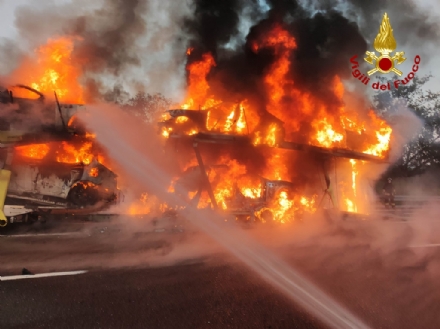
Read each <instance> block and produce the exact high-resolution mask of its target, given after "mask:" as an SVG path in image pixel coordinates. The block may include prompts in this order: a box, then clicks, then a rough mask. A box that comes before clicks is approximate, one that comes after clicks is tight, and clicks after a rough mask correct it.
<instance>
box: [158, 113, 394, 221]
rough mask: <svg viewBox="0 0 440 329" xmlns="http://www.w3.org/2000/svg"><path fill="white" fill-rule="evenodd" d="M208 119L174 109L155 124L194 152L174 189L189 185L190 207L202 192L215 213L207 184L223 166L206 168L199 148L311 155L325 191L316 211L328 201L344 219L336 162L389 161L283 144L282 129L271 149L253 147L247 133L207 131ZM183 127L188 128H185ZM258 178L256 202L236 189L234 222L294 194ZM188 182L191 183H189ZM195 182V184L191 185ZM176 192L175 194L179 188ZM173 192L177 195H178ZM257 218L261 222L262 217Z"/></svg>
mask: <svg viewBox="0 0 440 329" xmlns="http://www.w3.org/2000/svg"><path fill="white" fill-rule="evenodd" d="M207 115H209V111H204V110H190V109H185V110H183V109H174V110H169V111H167V115H166V116H167V117H168V118H167V119H165V120H163V121H162V122H159V124H158V125H159V130H160V131H162V132H166V134H165V135H166V137H167V141H168V143H171V144H174V145H173V146H172V148H173V147H174V148H175V150H178V149H179V147H182V148H184V147H187V149H188V147H189V148H192V149H193V150H194V154H195V157H196V159H197V165H196V166H192V167H190V168H188V169H187V170H186V172H185V174H184V175H183V177H181V178H180V179H179V180H178V181H177V185H181V186H184V187H185V188H183V189H182V190H183V191H184V193H185V192H186V191H187V190H188V187H189V186H191V185H192V190H193V191H196V193H195V194H194V193H193V196H192V198H191V199H190V200H189V202H191V204H193V205H194V206H197V205H198V204H199V202H200V197H201V194H202V193H203V192H204V191H205V192H206V193H207V194H208V195H209V199H210V203H211V207H213V208H214V209H219V205H218V201H217V200H216V196H215V193H214V191H213V187H212V184H211V182H210V178H209V172H210V170H213V169H214V170H215V168H216V167H217V168H218V167H222V165H209V164H208V165H207V164H206V163H205V162H204V160H203V157H202V150H201V148H200V146H202V145H216V147H217V148H221V147H222V146H228V147H231V146H232V148H237V149H244V148H251V147H259V148H275V149H282V150H289V151H299V152H306V153H308V154H309V155H310V154H311V155H313V157H314V159H315V160H316V163H320V164H321V165H320V167H321V168H314V169H315V171H317V172H316V174H318V175H323V177H324V181H325V188H324V189H320V190H321V191H323V193H322V195H321V196H320V197H319V202H318V206H317V209H323V204H324V200H325V198H327V199H328V200H329V201H330V203H331V206H332V207H333V209H336V210H337V211H338V213H339V214H340V215H342V216H343V217H346V216H348V215H349V214H350V215H353V214H354V213H353V212H347V211H341V210H340V207H339V204H338V200H337V198H336V197H335V188H334V186H335V185H337V176H336V168H337V159H338V158H344V159H350V160H352V159H354V160H361V161H363V162H369V163H377V164H384V163H387V161H388V153H387V155H386V156H385V157H378V156H375V155H371V154H366V153H361V152H357V151H353V150H349V149H346V148H335V147H333V148H326V147H319V146H314V145H309V144H301V143H295V142H288V141H285V140H284V131H283V130H282V129H281V130H280V132H279V133H278V134H277V136H276V142H275V143H274V144H273V145H264V144H262V145H258V146H255V143H253V136H252V134H250V133H249V131H248V134H247V135H233V134H225V133H219V132H213V131H210V130H208V129H207V127H206V122H207ZM182 119H183V120H182ZM181 122H186V123H188V124H189V125H190V126H191V127H193V128H194V129H193V130H192V133H190V134H188V132H187V131H188V129H185V127H184V126H183V125H182V124H181ZM186 127H188V125H187V126H186ZM205 150H207V149H205ZM312 170H313V169H312ZM332 170H334V176H333V179H331V177H332ZM194 172H195V174H194ZM320 172H321V173H320ZM185 176H186V177H185ZM259 177H260V180H261V194H260V196H259V197H258V198H248V197H245V196H244V195H243V194H242V193H240V191H239V190H238V189H235V191H234V195H233V196H232V197H231V198H230V203H229V205H228V207H227V212H228V213H230V214H232V215H235V216H236V218H240V219H247V220H249V219H251V220H255V219H256V214H257V213H258V212H261V210H262V209H265V208H266V209H267V207H270V204H271V203H273V201H274V198H275V197H276V196H277V195H279V193H280V191H291V192H293V193H295V192H297V191H295V189H296V184H295V183H292V182H289V181H284V180H270V179H267V178H264V177H262V176H259ZM189 181H192V183H191V182H189ZM332 181H333V182H332ZM194 182H198V183H196V184H195V185H194ZM190 189H191V188H190ZM176 190H178V187H177V188H176ZM176 192H177V193H178V191H176ZM336 194H337V192H336ZM259 217H260V219H262V218H261V216H259ZM263 220H264V218H263Z"/></svg>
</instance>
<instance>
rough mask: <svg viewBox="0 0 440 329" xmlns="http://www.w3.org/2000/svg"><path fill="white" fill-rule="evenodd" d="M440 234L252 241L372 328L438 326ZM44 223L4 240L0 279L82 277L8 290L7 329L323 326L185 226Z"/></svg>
mask: <svg viewBox="0 0 440 329" xmlns="http://www.w3.org/2000/svg"><path fill="white" fill-rule="evenodd" d="M133 223H134V224H133ZM148 223H150V222H148ZM439 224H440V221H438V222H437V220H436V218H432V217H429V214H428V215H425V216H423V221H422V219H421V218H420V217H415V218H413V220H412V221H408V222H401V221H383V220H372V221H355V220H353V221H345V222H341V223H337V224H332V225H328V226H325V224H323V223H322V222H319V223H318V222H317V224H316V225H315V224H310V223H305V224H302V225H295V226H292V227H288V228H286V227H283V228H278V227H276V228H266V227H264V228H261V227H257V228H253V229H249V230H246V232H247V233H249V234H252V235H253V236H254V237H255V238H256V239H258V240H260V241H262V243H264V244H265V245H266V246H267V247H268V248H272V249H273V250H275V251H276V252H277V253H278V254H279V255H280V256H282V257H283V258H284V259H285V260H286V261H288V262H289V263H290V264H291V265H292V266H293V267H295V268H296V269H298V270H299V271H301V272H302V273H303V274H304V275H305V276H306V277H308V278H309V279H310V280H311V281H313V282H315V283H316V284H317V285H318V286H319V287H320V288H321V289H322V290H324V291H325V292H327V293H328V294H329V295H331V296H332V297H333V298H335V299H336V300H337V301H339V302H340V303H341V304H343V305H345V306H346V307H347V308H348V309H350V310H351V311H352V312H353V313H354V314H356V315H357V316H358V317H359V318H361V319H362V320H364V321H365V322H366V323H367V324H369V325H370V326H371V327H372V328H439V327H440V316H439V315H438V305H440V281H439V280H438V277H439V274H440V257H439V256H440V252H439V251H440V249H439V246H440V236H439V235H438V233H440V225H439ZM38 225H40V224H36V225H34V226H31V227H26V228H24V229H22V228H20V229H18V230H15V231H10V232H8V234H9V236H8V237H5V236H3V237H0V275H1V276H2V279H7V278H8V277H9V276H13V275H19V274H21V271H22V269H23V268H27V269H28V270H29V271H31V272H33V273H47V272H52V273H53V272H60V271H75V270H86V271H87V272H86V273H84V274H78V275H72V276H56V277H44V278H32V279H20V280H8V281H1V282H0V328H289V329H290V328H325V324H323V323H321V322H320V321H318V320H317V319H316V318H314V317H313V316H311V315H310V314H309V313H308V312H306V311H305V310H303V309H301V308H300V307H298V306H297V304H296V303H295V302H294V301H291V300H290V299H288V298H287V297H286V296H284V295H283V294H282V293H280V292H279V291H277V290H276V289H275V288H273V287H272V286H270V285H269V284H268V283H266V282H265V281H264V280H263V279H262V278H260V277H259V276H258V275H257V274H256V273H254V272H253V271H252V270H250V269H248V268H246V267H244V266H243V265H242V264H241V263H239V262H238V261H237V260H235V259H234V258H232V257H231V256H229V255H228V254H227V253H225V252H224V251H223V250H222V249H221V248H220V247H219V246H217V245H215V244H214V243H213V242H212V241H211V240H210V239H209V238H208V237H205V236H203V235H202V234H200V233H197V232H196V230H194V229H193V228H190V226H189V225H186V224H185V223H179V224H178V225H176V223H172V225H169V223H168V224H165V225H163V227H161V226H160V225H159V226H158V225H150V224H148V225H146V224H145V222H142V221H141V220H138V221H137V222H136V221H135V222H131V225H130V226H129V227H127V226H126V225H124V223H123V222H121V221H117V222H99V223H81V222H78V223H69V224H65V223H57V224H53V225H52V224H50V223H49V224H47V226H44V227H42V228H41V227H40V226H38ZM176 228H177V229H176ZM237 229H240V230H243V228H242V227H240V226H237ZM437 237H438V238H437ZM436 239H437V240H436Z"/></svg>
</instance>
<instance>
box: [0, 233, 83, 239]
mask: <svg viewBox="0 0 440 329" xmlns="http://www.w3.org/2000/svg"><path fill="white" fill-rule="evenodd" d="M75 235H76V236H87V234H86V233H84V232H64V233H35V234H11V235H3V234H2V235H0V238H27V237H40V236H75Z"/></svg>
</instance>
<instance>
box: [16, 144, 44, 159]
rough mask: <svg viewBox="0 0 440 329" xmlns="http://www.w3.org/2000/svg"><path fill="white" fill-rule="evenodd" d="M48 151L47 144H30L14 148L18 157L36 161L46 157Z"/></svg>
mask: <svg viewBox="0 0 440 329" xmlns="http://www.w3.org/2000/svg"><path fill="white" fill-rule="evenodd" d="M49 150H50V147H49V145H47V144H31V145H24V146H17V147H15V151H16V152H17V154H18V155H19V156H23V157H28V158H31V159H37V160H41V159H43V158H44V157H45V156H46V155H47V153H48V152H49Z"/></svg>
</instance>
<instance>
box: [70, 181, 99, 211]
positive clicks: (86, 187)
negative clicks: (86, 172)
mask: <svg viewBox="0 0 440 329" xmlns="http://www.w3.org/2000/svg"><path fill="white" fill-rule="evenodd" d="M100 199H101V196H100V193H99V191H98V190H97V189H96V188H95V187H94V186H93V185H91V184H85V183H81V182H80V183H77V184H76V185H75V186H73V187H72V188H71V190H70V191H69V195H68V196H67V200H68V201H69V202H70V203H72V204H73V205H75V206H93V205H95V204H96V203H98V201H99V200H100Z"/></svg>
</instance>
